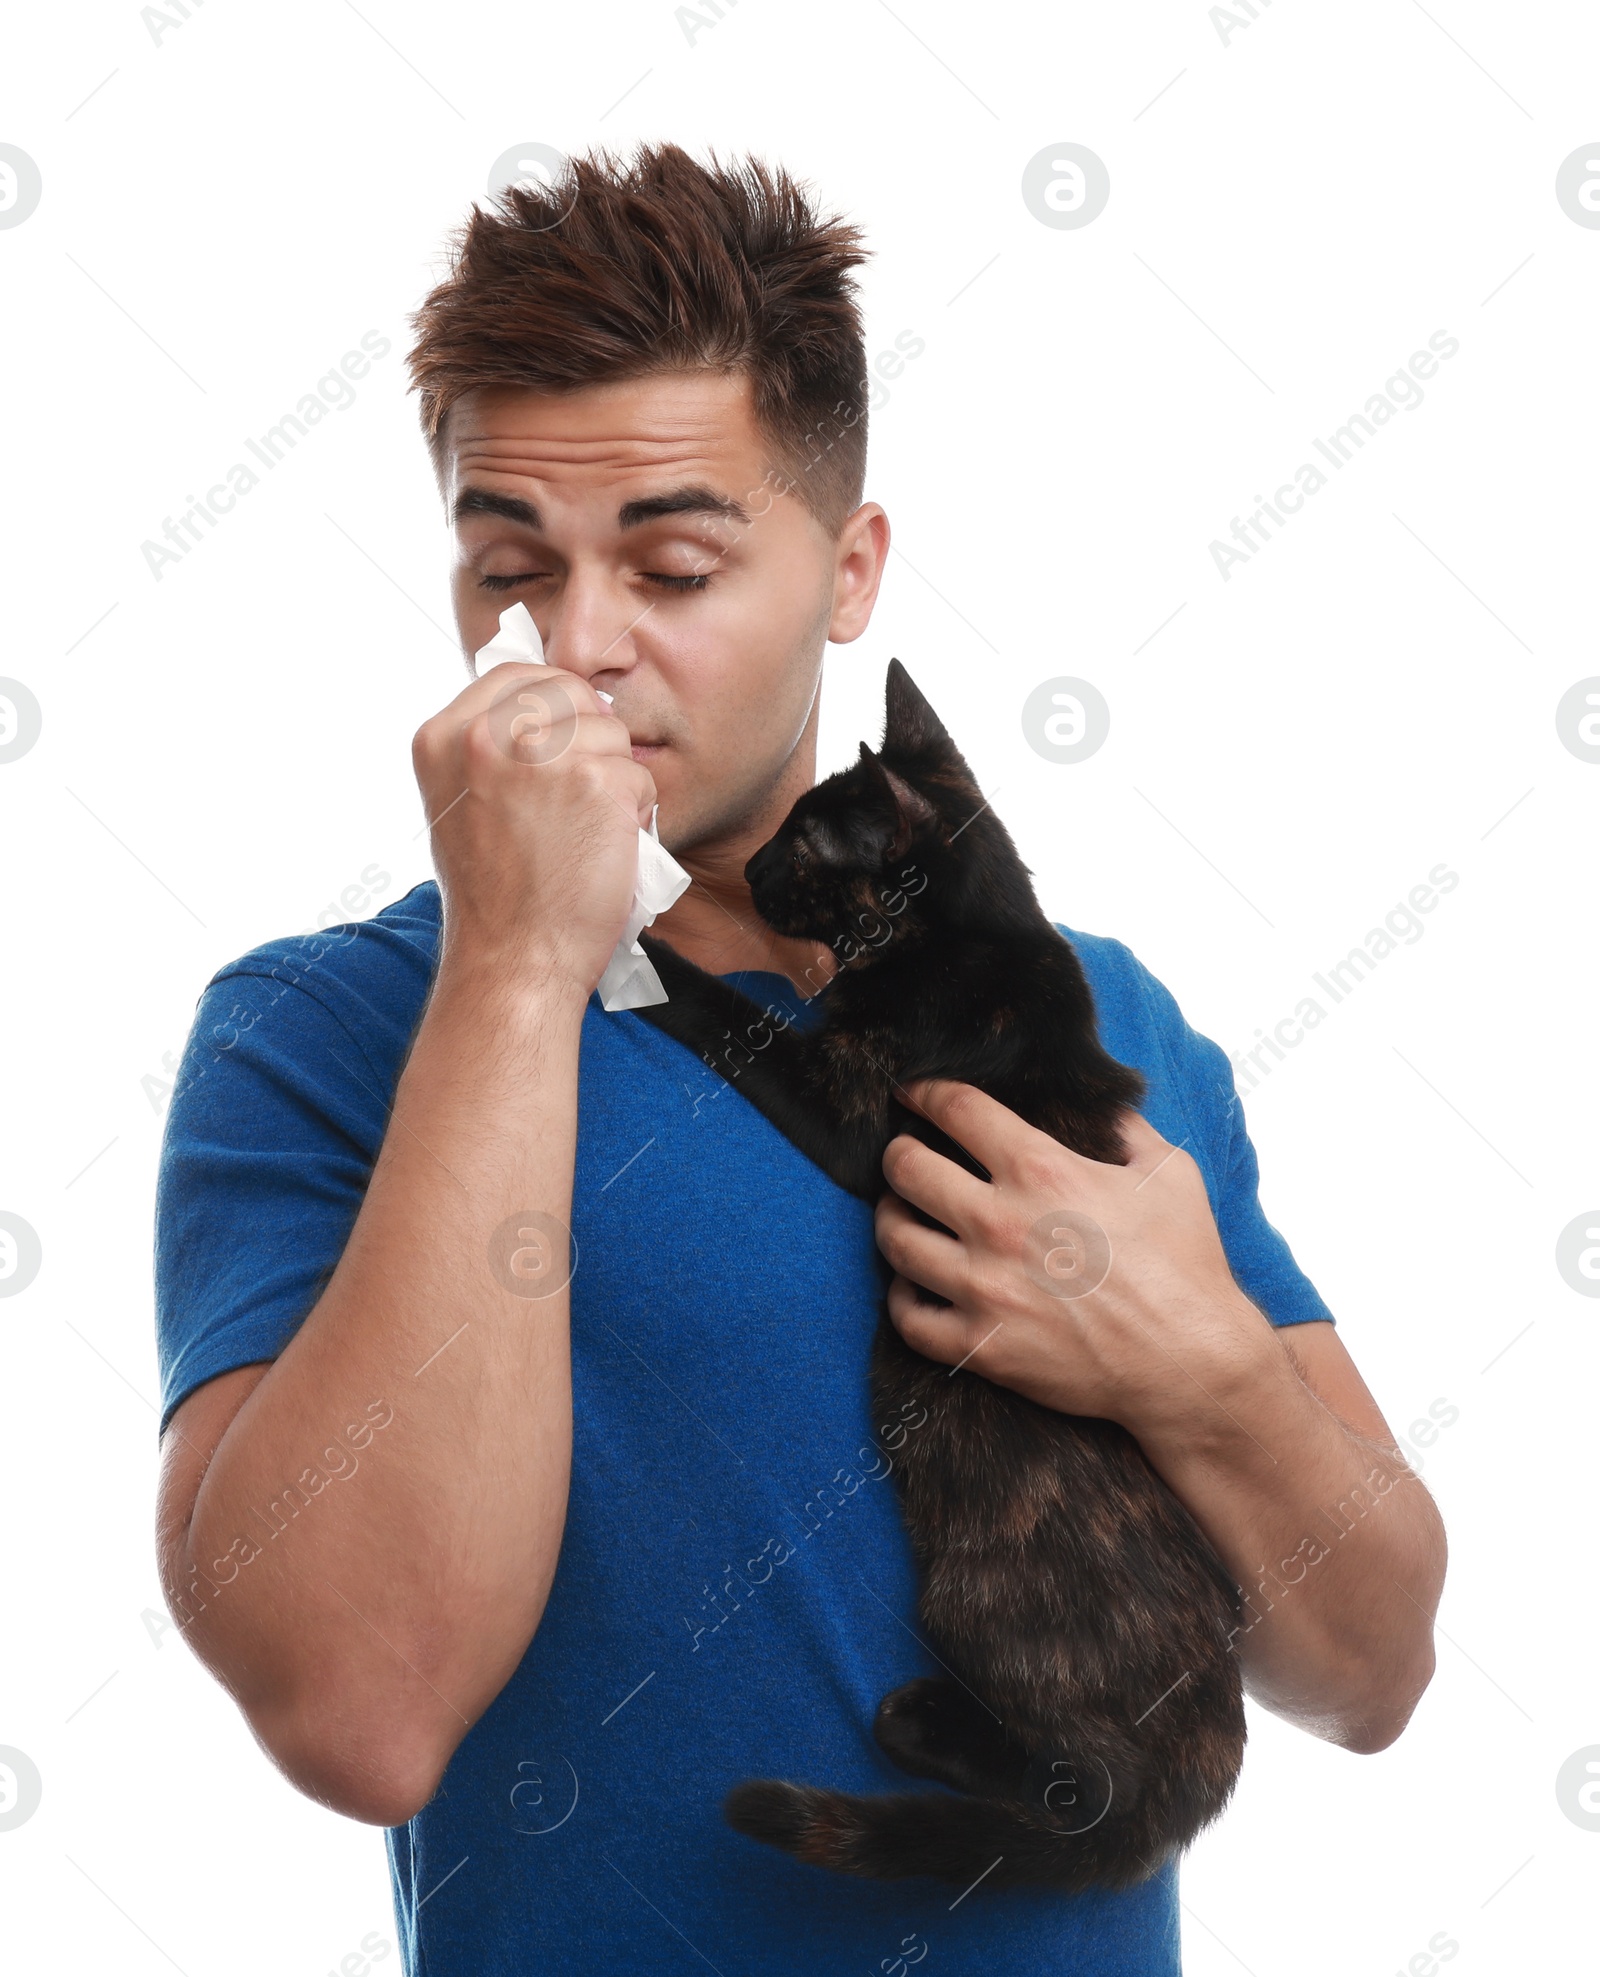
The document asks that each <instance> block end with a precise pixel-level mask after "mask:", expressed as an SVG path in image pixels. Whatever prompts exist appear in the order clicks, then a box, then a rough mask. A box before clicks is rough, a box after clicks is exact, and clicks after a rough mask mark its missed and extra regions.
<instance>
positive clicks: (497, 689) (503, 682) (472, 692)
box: [444, 659, 622, 722]
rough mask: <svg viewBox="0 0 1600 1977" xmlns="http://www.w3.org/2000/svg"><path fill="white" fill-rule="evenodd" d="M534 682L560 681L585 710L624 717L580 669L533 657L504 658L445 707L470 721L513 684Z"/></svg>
mask: <svg viewBox="0 0 1600 1977" xmlns="http://www.w3.org/2000/svg"><path fill="white" fill-rule="evenodd" d="M532 682H537V683H538V684H539V685H541V686H545V685H549V686H555V685H559V686H560V687H561V688H562V689H563V690H564V691H565V692H566V693H567V694H568V695H569V697H570V698H571V701H572V704H573V706H574V707H576V708H581V709H582V710H583V711H584V712H585V713H588V714H607V715H609V716H610V718H611V719H612V720H614V721H619V722H620V720H621V718H622V717H621V716H620V715H619V714H617V713H615V712H613V710H612V707H611V703H610V702H609V701H607V700H602V699H601V698H600V696H599V694H598V693H596V692H595V690H594V688H593V687H592V686H591V685H590V684H589V682H588V681H587V680H586V679H585V678H584V677H583V675H582V674H581V673H569V672H567V671H566V670H565V668H564V667H561V666H544V665H540V664H538V663H537V661H535V660H532V659H502V660H501V661H500V662H499V664H498V665H495V666H491V667H490V668H489V670H488V671H487V672H486V673H480V674H479V675H478V677H477V678H476V679H475V680H473V681H472V682H471V684H470V685H468V686H464V687H463V688H462V689H461V691H460V692H459V693H458V694H457V695H456V697H455V699H454V700H452V701H451V702H450V705H449V706H448V707H447V708H446V709H445V710H444V711H445V712H446V713H447V714H449V715H451V716H452V717H454V718H457V719H460V720H464V721H470V720H471V719H472V718H473V716H474V715H476V714H481V713H482V712H483V711H484V709H485V708H486V707H491V706H493V704H494V703H495V701H496V700H498V699H499V698H500V697H501V695H502V694H504V693H506V692H508V691H510V690H511V688H512V686H513V685H514V684H515V685H521V684H524V683H532Z"/></svg>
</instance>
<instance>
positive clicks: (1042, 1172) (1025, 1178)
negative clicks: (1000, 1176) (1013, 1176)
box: [1017, 1146, 1057, 1193]
mask: <svg viewBox="0 0 1600 1977" xmlns="http://www.w3.org/2000/svg"><path fill="white" fill-rule="evenodd" d="M1017 1178H1018V1180H1019V1181H1021V1183H1022V1185H1023V1186H1024V1187H1025V1188H1027V1189H1029V1190H1030V1191H1031V1192H1034V1193H1042V1192H1045V1191H1046V1190H1048V1189H1049V1188H1051V1187H1053V1186H1054V1185H1055V1183H1056V1180H1057V1166H1056V1158H1055V1155H1054V1154H1053V1153H1052V1152H1051V1151H1050V1149H1049V1148H1048V1147H1034V1146H1030V1147H1028V1148H1026V1149H1025V1150H1024V1152H1023V1153H1022V1154H1021V1156H1020V1157H1019V1158H1018V1161H1017Z"/></svg>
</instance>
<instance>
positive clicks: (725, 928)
mask: <svg viewBox="0 0 1600 1977" xmlns="http://www.w3.org/2000/svg"><path fill="white" fill-rule="evenodd" d="M816 729H817V706H816V701H815V700H813V702H812V706H811V712H810V717H809V719H808V720H807V722H806V725H805V729H804V731H803V732H802V734H801V736H800V739H799V742H798V743H797V745H796V747H795V750H794V752H793V754H792V755H791V756H790V757H789V759H788V761H787V762H786V763H785V764H784V767H783V772H782V773H781V774H780V775H779V776H778V778H777V779H776V781H775V782H774V783H773V785H772V787H771V788H770V789H769V790H768V791H767V792H766V794H765V797H764V799H763V801H762V803H761V804H760V806H759V810H758V812H757V814H755V815H754V816H752V817H750V818H748V819H747V821H746V822H745V823H744V824H743V825H741V826H740V827H739V828H737V829H735V830H732V831H729V832H728V833H727V834H726V835H723V836H718V837H713V838H708V839H706V840H704V841H702V842H701V843H699V844H696V845H693V846H685V847H684V848H683V849H682V850H679V849H678V848H677V847H675V846H669V847H668V848H669V849H670V850H671V851H672V855H673V856H674V857H675V858H676V859H677V861H678V863H679V864H680V865H681V866H682V867H683V869H684V870H685V871H686V872H687V873H688V874H689V879H690V885H689V889H688V891H687V892H686V893H684V895H683V897H682V898H681V899H679V900H678V901H677V902H676V903H675V904H674V905H673V906H671V907H669V908H668V910H667V911H666V912H665V913H663V914H661V915H660V916H659V917H658V918H657V919H656V920H655V921H653V922H652V924H651V927H650V932H651V933H652V934H654V935H655V936H656V937H657V938H659V939H661V940H664V941H665V942H666V943H667V945H668V946H669V947H671V948H673V949H675V950H676V952H677V953H679V954H681V955H682V956H683V958H684V959H685V960H686V961H692V962H693V963H694V965H695V966H696V967H697V968H703V969H704V970H705V971H706V973H707V974H708V975H732V974H736V973H738V972H739V970H741V969H745V968H750V969H764V970H766V971H767V972H769V973H771V974H775V975H784V976H786V977H787V978H788V979H789V980H790V981H791V982H793V983H794V985H795V987H796V988H797V989H798V990H799V991H800V993H801V994H802V995H805V996H811V995H815V994H816V992H817V990H818V989H819V988H821V987H822V985H823V984H824V982H826V981H827V980H828V979H829V978H830V976H832V974H833V973H834V970H835V967H836V965H837V964H836V959H835V956H834V954H833V953H832V951H831V949H829V948H828V947H826V946H825V945H823V943H821V942H820V941H814V940H796V939H793V938H791V937H790V936H789V935H787V934H776V933H774V932H773V931H772V929H771V927H769V926H768V925H767V923H766V921H765V920H763V919H762V917H761V915H760V914H759V913H757V911H756V909H755V907H754V905H753V904H752V903H751V899H750V887H749V885H748V884H747V883H746V881H745V876H744V868H745V866H746V865H747V864H748V863H749V861H750V859H751V857H752V856H753V855H754V853H756V852H757V851H759V850H760V849H761V847H762V845H764V844H765V843H766V842H767V840H768V839H769V838H770V837H771V836H772V834H773V833H774V832H775V831H776V830H777V828H778V826H779V825H780V824H781V823H782V822H783V820H784V818H785V817H787V816H788V814H789V812H790V811H791V810H792V809H793V807H794V805H795V802H796V801H797V799H798V798H799V797H800V796H801V795H802V794H803V793H804V792H805V791H806V790H808V789H810V788H811V786H812V784H813V783H814V782H815V781H816V779H817V777H816V771H817V737H816Z"/></svg>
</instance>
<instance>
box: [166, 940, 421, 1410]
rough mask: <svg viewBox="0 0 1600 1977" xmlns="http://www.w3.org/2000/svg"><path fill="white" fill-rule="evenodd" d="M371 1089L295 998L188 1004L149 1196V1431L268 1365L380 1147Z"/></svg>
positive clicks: (263, 980) (212, 990)
mask: <svg viewBox="0 0 1600 1977" xmlns="http://www.w3.org/2000/svg"><path fill="white" fill-rule="evenodd" d="M386 1123H387V1104H386V1097H385V1093H384V1091H383V1079H382V1075H381V1074H380V1073H379V1072H377V1071H375V1070H374V1068H373V1066H372V1065H371V1063H370V1062H369V1061H368V1059H367V1057H366V1054H365V1052H364V1051H363V1049H362V1046H361V1044H360V1043H359V1042H358V1041H357V1039H356V1037H355V1036H354V1035H353V1034H352V1033H351V1031H350V1030H349V1029H348V1028H347V1027H346V1026H345V1024H344V1023H342V1022H341V1021H340V1020H339V1018H338V1016H336V1015H335V1014H334V1013H333V1011H332V1010H331V1009H330V1008H328V1007H327V1006H326V1005H325V1004H324V1003H323V1002H322V1001H321V1000H319V998H318V996H317V995H316V994H315V993H314V992H313V991H312V990H311V989H309V988H307V987H305V986H304V985H303V984H296V983H295V982H293V981H284V980H279V979H275V978H274V977H273V976H271V975H270V974H268V973H265V972H263V973H254V972H243V971H240V970H229V971H225V972H224V973H223V974H221V975H219V976H218V977H216V978H215V979H214V980H213V981H212V982H211V983H210V984H209V985H208V986H207V988H206V990H205V992H204V994H203V995H202V996H201V998H200V1001H199V1004H198V1007H197V1009H196V1013H195V1019H194V1024H193V1027H192V1029H191V1030H190V1033H189V1037H188V1040H187V1042H186V1044H185V1046H184V1052H183V1057H182V1060H181V1062H180V1065H179V1069H178V1073H177V1077H176V1080H175V1083H174V1087H173V1095H172V1100H171V1103H170V1105H169V1107H168V1111H167V1120H166V1127H165V1131H164V1134H163V1138H162V1146H161V1158H160V1165H159V1168H158V1173H157V1184H156V1215H155V1222H156V1227H155V1308H156V1344H157V1354H158V1359H159V1363H160V1371H161V1424H160V1425H161V1429H162V1430H165V1428H166V1425H167V1422H168V1420H169V1419H170V1418H171V1415H172V1411H173V1409H174V1408H175V1407H176V1406H177V1405H178V1403H179V1402H180V1401H181V1400H183V1399H184V1398H185V1397H186V1396H187V1395H189V1394H190V1393H192V1392H193V1391H194V1389H195V1388H196V1387H198V1386H201V1385H203V1384H204V1382H205V1381H207V1380H210V1379H214V1378H215V1377H216V1376H217V1375H218V1374H219V1373H225V1372H229V1371H231V1370H232V1369H233V1368H234V1367H237V1366H246V1365H249V1364H251V1363H252V1362H255V1361H260V1360H267V1359H275V1358H276V1357H277V1355H278V1354H279V1353H280V1352H281V1351H282V1350H283V1348H284V1346H285V1345H286V1344H287V1343H288V1341H289V1340H290V1338H291V1337H292V1336H293V1335H294V1333H295V1331H296V1329H297V1328H298V1327H299V1325H300V1323H301V1321H302V1320H303V1319H304V1318H305V1316H306V1314H307V1312H308V1311H310V1309H311V1308H312V1306H313V1305H314V1304H315V1303H316V1301H317V1298H318V1297H319V1296H320V1295H321V1292H322V1289H323V1287H324V1285H325V1284H326V1283H327V1281H328V1278H329V1277H330V1276H331V1275H332V1274H333V1270H334V1267H335V1265H336V1264H337V1263H338V1261H339V1258H340V1256H341V1254H342V1253H343V1250H344V1246H345V1242H346V1240H347V1239H348V1237H349V1234H350V1229H351V1226H352V1224H353V1223H354V1221H355V1218H356V1215H357V1212H358V1211H359V1209H360V1207H361V1202H362V1199H363V1197H364V1195H365V1193H366V1187H367V1181H368V1178H369V1176H370V1175H371V1172H372V1167H373V1163H374V1162H375V1160H376V1158H377V1154H378V1149H379V1147H380V1146H381V1145H382V1141H383V1134H384V1130H385V1126H386Z"/></svg>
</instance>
